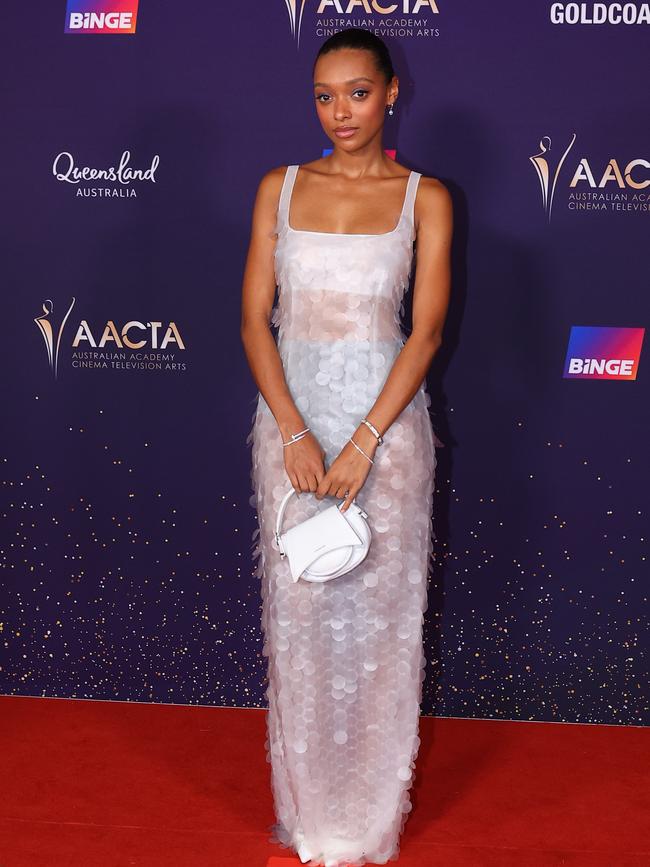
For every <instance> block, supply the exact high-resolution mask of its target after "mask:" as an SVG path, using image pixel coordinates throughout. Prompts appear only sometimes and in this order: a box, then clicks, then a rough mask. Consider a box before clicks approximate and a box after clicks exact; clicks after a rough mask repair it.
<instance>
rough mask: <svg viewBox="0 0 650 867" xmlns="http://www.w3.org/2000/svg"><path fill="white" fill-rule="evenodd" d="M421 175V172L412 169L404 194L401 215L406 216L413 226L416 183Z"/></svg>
mask: <svg viewBox="0 0 650 867" xmlns="http://www.w3.org/2000/svg"><path fill="white" fill-rule="evenodd" d="M421 177H422V173H421V172H414V171H412V172H411V174H410V175H409V179H408V181H407V184H406V195H405V196H404V207H403V208H402V216H403V217H408V219H409V220H410V222H411V224H412V225H413V227H414V228H415V219H414V214H415V197H416V196H417V192H418V184H419V182H420V178H421Z"/></svg>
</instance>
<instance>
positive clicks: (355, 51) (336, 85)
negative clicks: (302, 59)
mask: <svg viewBox="0 0 650 867" xmlns="http://www.w3.org/2000/svg"><path fill="white" fill-rule="evenodd" d="M396 81H397V79H396V78H394V79H393V86H392V87H389V86H388V85H387V84H386V80H385V78H384V77H383V75H382V74H381V73H380V72H379V71H378V70H377V67H376V66H375V64H374V59H373V55H372V54H371V53H370V52H369V51H364V50H363V49H359V48H340V49H338V50H337V51H330V52H329V53H328V54H324V55H323V56H322V57H319V58H318V60H317V62H316V66H315V68H314V99H315V100H316V110H317V112H318V119H319V120H320V122H321V124H322V127H323V129H324V130H325V133H326V135H327V136H328V138H330V139H331V140H332V141H333V142H334V144H335V146H336V147H338V148H342V149H344V150H357V149H358V148H359V147H363V146H364V145H366V144H367V143H368V142H369V141H370V140H371V139H372V138H374V136H376V135H377V133H378V132H380V130H381V128H382V126H383V123H384V116H385V111H386V105H387V104H388V102H393V101H394V99H395V97H396V96H397V89H396V87H395V86H394V83H395V82H396Z"/></svg>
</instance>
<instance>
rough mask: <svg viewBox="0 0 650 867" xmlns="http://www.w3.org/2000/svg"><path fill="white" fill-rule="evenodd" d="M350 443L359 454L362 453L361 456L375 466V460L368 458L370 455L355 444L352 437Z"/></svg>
mask: <svg viewBox="0 0 650 867" xmlns="http://www.w3.org/2000/svg"><path fill="white" fill-rule="evenodd" d="M350 442H351V443H352V445H353V446H354V447H355V449H356V450H357V451H358V452H361V454H362V455H363V456H364V458H366V459H367V460H369V461H370V463H371V464H374V461H373V459H372V458H371V457H368V455H367V454H366V453H365V452H364V450H363V449H362V448H360V447H359V446H358V445H357V444H356V443H355V441H354V440H353V439H352V437H350Z"/></svg>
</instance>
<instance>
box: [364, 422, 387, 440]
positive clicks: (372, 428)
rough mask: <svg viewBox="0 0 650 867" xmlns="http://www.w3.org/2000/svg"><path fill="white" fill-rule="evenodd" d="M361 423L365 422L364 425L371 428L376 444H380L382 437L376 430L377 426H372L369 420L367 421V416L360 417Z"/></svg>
mask: <svg viewBox="0 0 650 867" xmlns="http://www.w3.org/2000/svg"><path fill="white" fill-rule="evenodd" d="M361 424H365V425H366V427H369V428H370V430H371V431H372V432H373V433H374V435H375V436H376V437H377V445H378V446H380V445H381V444H382V443H383V441H384V438H383V436H382V435H381V434H380V433H379V431H378V430H377V428H376V427H375V426H374V424H373V423H372V422H371V421H368V419H367V418H362V419H361Z"/></svg>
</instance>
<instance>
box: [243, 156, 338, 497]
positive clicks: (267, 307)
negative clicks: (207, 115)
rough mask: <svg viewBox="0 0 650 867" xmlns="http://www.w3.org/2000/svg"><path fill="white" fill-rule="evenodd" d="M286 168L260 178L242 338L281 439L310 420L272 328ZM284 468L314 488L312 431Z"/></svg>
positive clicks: (319, 468)
mask: <svg viewBox="0 0 650 867" xmlns="http://www.w3.org/2000/svg"><path fill="white" fill-rule="evenodd" d="M285 171H286V167H284V166H280V167H279V168H276V169H272V170H271V171H269V172H267V173H266V175H264V177H263V178H262V180H261V181H260V184H259V187H258V190H257V195H256V198H255V204H254V207H253V217H252V225H251V238H250V244H249V248H248V255H247V258H246V265H245V268H244V278H243V284H242V310H241V328H240V334H241V340H242V343H243V345H244V350H245V352H246V358H247V359H248V364H249V366H250V369H251V373H252V375H253V379H254V380H255V383H256V384H257V387H258V389H259V391H260V393H261V394H262V397H263V398H264V400H265V401H266V403H267V404H268V406H269V409H270V410H271V412H272V413H273V417H274V418H275V420H276V422H277V425H278V428H279V430H280V435H281V437H282V441H283V442H287V441H288V440H289V438H290V437H291V434H294V433H298V431H301V430H304V429H305V428H306V427H307V425H306V424H305V421H304V419H303V417H302V416H301V414H300V412H299V411H298V408H297V407H296V405H295V403H294V401H293V398H292V397H291V393H290V392H289V388H288V386H287V382H286V379H285V375H284V368H283V366H282V359H281V358H280V354H279V352H278V348H277V345H276V342H275V339H274V337H273V334H272V333H271V328H270V320H271V312H272V310H273V300H274V298H275V285H276V284H275V268H274V259H273V256H274V252H275V243H276V236H275V234H274V231H275V223H276V217H277V208H278V200H279V197H280V190H281V189H282V182H283V180H284V176H285ZM284 452H285V467H286V470H287V475H288V476H289V478H290V480H291V483H292V485H293V486H294V488H295V490H296V491H298V492H299V491H301V490H304V491H309V490H311V491H314V490H315V489H316V486H317V484H318V483H319V482H320V480H321V478H322V476H323V474H324V467H323V457H324V455H325V452H324V451H323V449H321V447H320V445H319V443H318V441H317V440H316V439H315V437H314V436H313V434H311V433H309V434H307V436H305V437H304V438H303V439H300V440H299V441H298V442H295V443H292V444H291V445H290V446H287V447H286V448H285V449H284Z"/></svg>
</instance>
